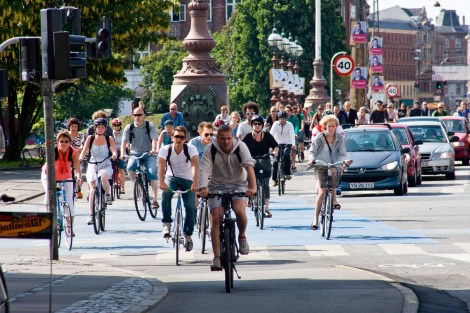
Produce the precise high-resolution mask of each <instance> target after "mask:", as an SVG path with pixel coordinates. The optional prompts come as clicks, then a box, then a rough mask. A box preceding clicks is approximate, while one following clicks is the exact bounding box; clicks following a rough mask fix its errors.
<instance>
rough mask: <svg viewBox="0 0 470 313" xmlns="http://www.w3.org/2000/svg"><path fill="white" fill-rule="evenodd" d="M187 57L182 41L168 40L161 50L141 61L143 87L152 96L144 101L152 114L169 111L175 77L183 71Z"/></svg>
mask: <svg viewBox="0 0 470 313" xmlns="http://www.w3.org/2000/svg"><path fill="white" fill-rule="evenodd" d="M187 55H188V53H187V51H186V50H185V49H184V48H183V45H182V42H181V41H178V40H167V41H165V42H164V43H163V46H162V49H161V50H159V51H158V52H156V53H151V54H150V55H149V56H148V57H146V58H143V59H142V60H141V65H142V67H141V72H142V74H143V76H144V77H143V80H142V83H141V85H142V86H143V87H144V88H145V89H147V90H149V91H150V93H151V94H152V96H151V98H150V99H143V100H144V102H145V103H149V105H148V110H149V111H150V112H164V111H165V112H166V111H168V105H169V102H168V101H169V99H170V91H171V85H172V84H173V75H175V74H176V73H178V71H180V70H181V66H182V61H183V58H184V57H185V56H187Z"/></svg>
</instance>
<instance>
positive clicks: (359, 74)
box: [351, 67, 367, 89]
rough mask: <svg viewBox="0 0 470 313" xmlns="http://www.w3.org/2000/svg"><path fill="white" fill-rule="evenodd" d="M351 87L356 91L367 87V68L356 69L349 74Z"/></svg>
mask: <svg viewBox="0 0 470 313" xmlns="http://www.w3.org/2000/svg"><path fill="white" fill-rule="evenodd" d="M351 87H352V88H356V89H366V87H367V67H356V68H355V69H354V71H353V72H352V74H351Z"/></svg>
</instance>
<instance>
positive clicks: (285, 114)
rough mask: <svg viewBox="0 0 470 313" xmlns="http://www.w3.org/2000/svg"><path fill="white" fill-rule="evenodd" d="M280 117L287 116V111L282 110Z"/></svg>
mask: <svg viewBox="0 0 470 313" xmlns="http://www.w3.org/2000/svg"><path fill="white" fill-rule="evenodd" d="M279 118H287V112H282V113H281V114H280V115H279Z"/></svg>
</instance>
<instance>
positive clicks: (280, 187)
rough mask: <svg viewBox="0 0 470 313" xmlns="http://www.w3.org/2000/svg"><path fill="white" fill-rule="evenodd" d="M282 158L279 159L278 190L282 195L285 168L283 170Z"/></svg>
mask: <svg viewBox="0 0 470 313" xmlns="http://www.w3.org/2000/svg"><path fill="white" fill-rule="evenodd" d="M282 168H283V167H282V160H279V162H277V191H278V193H279V195H282V181H281V180H282V176H283V170H282Z"/></svg>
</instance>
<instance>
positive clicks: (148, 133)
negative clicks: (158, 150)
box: [129, 121, 152, 143]
mask: <svg viewBox="0 0 470 313" xmlns="http://www.w3.org/2000/svg"><path fill="white" fill-rule="evenodd" d="M133 129H134V123H131V126H129V131H130V137H129V143H132V138H134V133H133V132H132V130H133ZM145 129H146V130H147V135H148V136H149V139H150V141H152V137H150V122H149V121H145Z"/></svg>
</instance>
